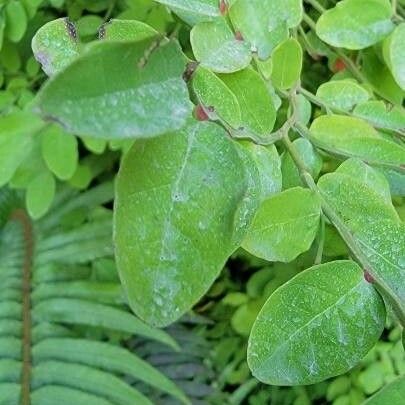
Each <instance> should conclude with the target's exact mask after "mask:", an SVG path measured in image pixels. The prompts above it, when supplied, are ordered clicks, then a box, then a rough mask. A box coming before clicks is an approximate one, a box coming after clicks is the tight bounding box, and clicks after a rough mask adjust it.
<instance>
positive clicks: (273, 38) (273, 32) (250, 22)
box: [229, 0, 302, 60]
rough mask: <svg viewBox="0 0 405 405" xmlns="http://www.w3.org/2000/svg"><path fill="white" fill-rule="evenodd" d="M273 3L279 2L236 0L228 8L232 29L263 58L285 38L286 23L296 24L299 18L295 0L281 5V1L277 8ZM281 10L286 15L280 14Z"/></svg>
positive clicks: (286, 33) (298, 7) (297, 3)
mask: <svg viewBox="0 0 405 405" xmlns="http://www.w3.org/2000/svg"><path fill="white" fill-rule="evenodd" d="M277 3H280V2H279V1H278V0H277V1H274V0H273V1H271V2H270V1H262V0H237V1H234V2H233V3H232V5H231V7H230V9H229V16H230V18H231V21H232V23H233V25H234V26H235V29H237V30H238V31H239V32H240V33H241V34H242V37H243V38H244V39H245V40H246V41H247V42H249V44H250V47H251V50H252V51H254V52H257V54H258V56H259V58H260V59H262V60H263V59H267V58H268V57H269V56H270V55H271V52H272V51H273V49H274V48H275V47H276V46H277V45H278V44H279V43H281V42H282V41H284V40H285V39H287V38H288V28H289V26H294V25H298V23H297V21H298V20H299V19H300V18H301V17H300V16H301V13H302V6H301V2H300V1H299V0H298V1H296V0H292V1H289V4H285V3H286V2H285V1H284V3H283V5H282V6H281V7H278V5H277ZM279 6H280V5H279ZM300 7H301V10H300ZM284 12H287V14H288V15H287V14H283V13H284ZM289 12H291V14H289ZM298 15H299V17H298ZM289 17H290V18H289ZM288 18H289V22H288ZM270 21H271V22H270Z"/></svg>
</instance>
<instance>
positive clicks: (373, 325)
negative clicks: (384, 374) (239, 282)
mask: <svg viewBox="0 0 405 405" xmlns="http://www.w3.org/2000/svg"><path fill="white" fill-rule="evenodd" d="M384 323H385V308H384V304H383V301H382V299H381V297H380V296H379V295H378V293H377V292H376V291H375V289H374V288H373V286H372V285H370V284H369V283H367V282H366V281H365V279H364V276H363V271H362V270H361V269H360V268H359V267H358V266H357V265H356V264H355V263H354V262H351V261H337V262H330V263H327V264H322V265H320V266H315V267H312V268H310V269H308V270H306V271H304V272H302V273H300V274H299V275H297V276H296V277H294V278H293V279H292V280H290V281H289V282H287V283H286V284H284V285H283V286H282V287H280V288H279V289H278V290H276V292H275V293H274V294H273V295H271V296H270V298H269V299H268V301H267V302H266V304H265V305H264V306H263V308H262V310H261V311H260V313H259V315H258V317H257V319H256V322H255V324H254V326H253V329H252V332H251V335H250V339H249V347H248V363H249V367H250V369H251V370H252V372H253V374H254V375H255V376H256V378H258V379H259V380H261V381H263V382H265V383H268V384H274V385H303V384H313V383H316V382H319V381H322V380H325V379H326V378H329V377H332V376H335V375H338V374H341V373H344V372H346V371H348V370H350V369H351V368H352V367H354V366H355V365H356V364H357V363H358V362H359V361H360V360H361V359H362V358H363V357H364V356H365V355H366V354H367V352H368V351H369V350H370V349H371V348H372V347H373V346H374V344H375V343H376V342H377V340H378V338H379V336H380V335H381V333H382V331H383V329H384Z"/></svg>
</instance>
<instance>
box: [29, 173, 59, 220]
mask: <svg viewBox="0 0 405 405" xmlns="http://www.w3.org/2000/svg"><path fill="white" fill-rule="evenodd" d="M55 188H56V183H55V178H54V177H53V175H52V174H51V173H50V172H48V171H46V172H43V173H40V174H39V175H38V176H36V177H35V178H34V179H33V180H32V181H31V182H30V183H29V184H28V188H27V194H26V204H27V210H28V213H29V214H30V216H31V218H33V219H38V218H41V217H42V216H43V215H44V214H45V213H46V212H47V211H48V210H49V208H50V206H51V204H52V201H53V199H54V197H55Z"/></svg>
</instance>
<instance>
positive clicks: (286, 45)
mask: <svg viewBox="0 0 405 405" xmlns="http://www.w3.org/2000/svg"><path fill="white" fill-rule="evenodd" d="M272 61H273V70H272V72H271V80H272V82H273V84H274V86H275V87H277V88H279V89H281V90H285V89H289V88H291V87H292V86H294V84H295V83H296V82H297V81H298V80H299V79H300V76H301V69H302V48H301V45H300V44H299V42H298V41H297V40H296V39H294V38H290V39H287V40H286V41H284V42H283V43H281V44H280V45H278V46H277V48H276V49H275V50H274V51H273V54H272Z"/></svg>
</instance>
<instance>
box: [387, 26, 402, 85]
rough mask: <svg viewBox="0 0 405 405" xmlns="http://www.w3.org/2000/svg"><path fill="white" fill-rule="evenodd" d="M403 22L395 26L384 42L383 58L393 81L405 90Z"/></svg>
mask: <svg viewBox="0 0 405 405" xmlns="http://www.w3.org/2000/svg"><path fill="white" fill-rule="evenodd" d="M404 42H405V23H402V24H400V25H398V26H397V28H395V30H394V32H393V33H392V34H391V35H390V36H389V38H387V40H386V41H385V43H384V48H383V49H384V58H385V60H386V62H387V65H388V66H389V67H390V70H391V73H392V75H393V76H394V79H395V81H396V82H397V83H398V84H399V86H400V87H401V88H402V90H405V46H404Z"/></svg>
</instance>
